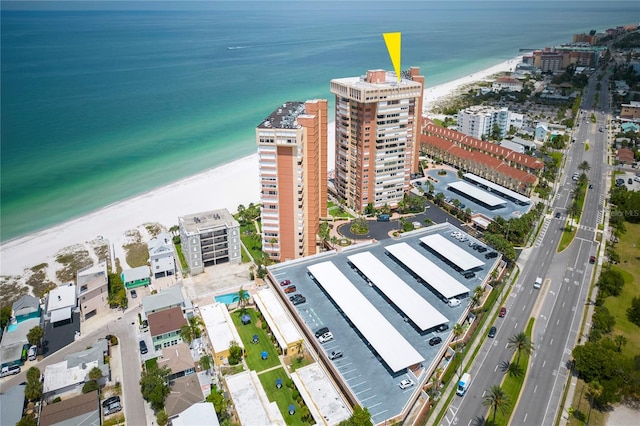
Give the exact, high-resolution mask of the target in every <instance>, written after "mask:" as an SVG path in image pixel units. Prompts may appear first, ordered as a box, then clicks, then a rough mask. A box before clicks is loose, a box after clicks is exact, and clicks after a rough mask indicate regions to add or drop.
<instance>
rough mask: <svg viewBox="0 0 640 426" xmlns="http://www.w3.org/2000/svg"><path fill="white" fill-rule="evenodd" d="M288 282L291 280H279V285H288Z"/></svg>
mask: <svg viewBox="0 0 640 426" xmlns="http://www.w3.org/2000/svg"><path fill="white" fill-rule="evenodd" d="M289 284H291V280H284V281H280V285H281V286H283V287H284V286H285V285H289Z"/></svg>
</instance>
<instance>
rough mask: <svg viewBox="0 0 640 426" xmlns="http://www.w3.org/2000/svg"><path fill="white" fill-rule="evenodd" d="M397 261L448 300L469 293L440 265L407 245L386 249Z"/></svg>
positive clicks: (396, 245)
mask: <svg viewBox="0 0 640 426" xmlns="http://www.w3.org/2000/svg"><path fill="white" fill-rule="evenodd" d="M386 249H387V251H388V252H389V253H391V254H392V255H393V256H394V257H395V258H396V259H398V260H399V261H400V262H402V263H403V264H404V265H405V266H406V267H407V268H409V269H411V270H412V271H413V272H414V273H416V274H417V275H418V276H419V277H420V278H422V279H423V280H424V281H425V282H427V283H429V285H430V286H431V287H433V288H434V289H435V290H436V291H437V292H438V293H440V294H441V295H442V296H443V297H445V298H447V299H451V298H452V297H456V296H460V295H462V294H466V293H469V289H468V288H467V287H465V286H463V285H462V284H461V283H460V282H459V281H458V280H456V279H455V278H453V277H452V276H451V275H449V274H448V273H446V272H445V271H443V270H442V269H441V268H440V267H439V266H438V265H436V264H435V263H433V262H432V261H430V260H429V259H427V258H426V257H424V256H423V255H421V254H420V253H419V252H418V251H417V250H416V249H414V248H413V247H411V246H410V245H409V244H407V243H398V244H392V245H390V246H387V247H386Z"/></svg>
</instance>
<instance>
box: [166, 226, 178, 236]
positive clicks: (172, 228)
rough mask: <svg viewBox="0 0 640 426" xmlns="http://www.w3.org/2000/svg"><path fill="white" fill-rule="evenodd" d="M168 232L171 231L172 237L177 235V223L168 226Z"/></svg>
mask: <svg viewBox="0 0 640 426" xmlns="http://www.w3.org/2000/svg"><path fill="white" fill-rule="evenodd" d="M169 232H171V235H173V236H174V237H177V236H178V235H179V234H180V227H179V226H178V225H173V226H172V227H171V228H169Z"/></svg>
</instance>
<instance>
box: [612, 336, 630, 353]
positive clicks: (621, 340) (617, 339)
mask: <svg viewBox="0 0 640 426" xmlns="http://www.w3.org/2000/svg"><path fill="white" fill-rule="evenodd" d="M613 341H614V342H615V344H616V346H617V347H618V352H622V347H623V346H624V345H626V344H627V338H626V337H624V336H623V335H621V334H617V335H616V336H615V337H614V338H613Z"/></svg>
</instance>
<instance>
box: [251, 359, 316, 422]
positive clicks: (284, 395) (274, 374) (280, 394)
mask: <svg viewBox="0 0 640 426" xmlns="http://www.w3.org/2000/svg"><path fill="white" fill-rule="evenodd" d="M258 378H259V379H260V383H262V387H263V388H264V391H265V392H266V393H267V397H268V398H269V401H272V402H275V403H276V404H278V408H280V412H281V413H282V417H284V420H285V422H286V423H287V424H288V425H307V424H308V423H307V422H303V421H302V418H301V417H300V406H299V405H298V403H297V402H296V401H295V400H294V399H293V396H292V393H293V390H292V389H289V388H288V387H287V386H286V385H285V383H286V382H287V379H288V377H287V374H286V373H285V372H284V369H283V368H278V369H276V370H273V371H267V372H264V373H262V374H260V375H259V376H258ZM276 379H282V383H283V384H282V387H281V388H280V389H278V388H277V387H276ZM290 404H293V405H294V406H295V409H296V413H295V414H294V415H293V416H292V415H290V414H289V405H290Z"/></svg>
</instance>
